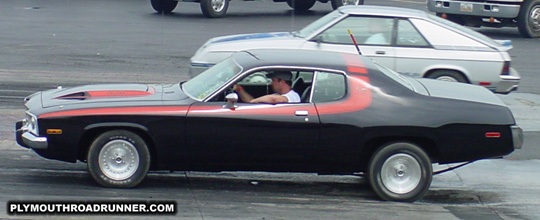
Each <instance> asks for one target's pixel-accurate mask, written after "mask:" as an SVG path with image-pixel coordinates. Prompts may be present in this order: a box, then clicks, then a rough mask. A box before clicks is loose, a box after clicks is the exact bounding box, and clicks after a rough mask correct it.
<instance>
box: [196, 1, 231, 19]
mask: <svg viewBox="0 0 540 220" xmlns="http://www.w3.org/2000/svg"><path fill="white" fill-rule="evenodd" d="M200 4H201V11H202V13H203V15H204V16H206V17H207V18H221V17H223V16H225V14H226V13H227V9H228V8H229V0H201V3H200Z"/></svg>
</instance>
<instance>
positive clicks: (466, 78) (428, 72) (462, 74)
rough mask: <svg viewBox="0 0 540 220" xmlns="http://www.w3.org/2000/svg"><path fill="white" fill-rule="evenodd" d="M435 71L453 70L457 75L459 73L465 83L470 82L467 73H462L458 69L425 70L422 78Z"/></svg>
mask: <svg viewBox="0 0 540 220" xmlns="http://www.w3.org/2000/svg"><path fill="white" fill-rule="evenodd" d="M437 71H451V72H455V73H457V74H459V75H461V76H462V77H463V78H464V79H465V80H466V81H467V83H471V81H470V80H469V77H467V75H465V73H463V72H462V71H459V70H454V69H432V70H429V71H427V72H426V74H424V78H429V76H430V75H431V74H433V73H435V72H437Z"/></svg>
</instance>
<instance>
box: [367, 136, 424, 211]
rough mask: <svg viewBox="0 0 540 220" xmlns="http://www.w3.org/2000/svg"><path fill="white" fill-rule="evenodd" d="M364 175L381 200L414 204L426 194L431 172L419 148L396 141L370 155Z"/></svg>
mask: <svg viewBox="0 0 540 220" xmlns="http://www.w3.org/2000/svg"><path fill="white" fill-rule="evenodd" d="M367 174H368V179H369V183H370V184H371V187H372V188H373V191H375V193H377V195H378V196H379V197H380V198H381V199H383V200H391V201H400V202H414V201H416V200H418V199H420V198H422V197H423V196H424V195H425V194H426V193H427V191H428V189H429V186H430V185H431V180H432V176H433V170H432V165H431V160H430V159H429V157H428V155H427V154H426V153H425V152H424V151H423V150H422V149H421V148H419V147H418V146H416V145H415V144H412V143H408V142H396V143H391V144H387V145H385V146H383V147H381V148H379V149H378V150H377V151H376V152H375V154H373V156H372V158H371V160H370V161H369V165H368V173H367Z"/></svg>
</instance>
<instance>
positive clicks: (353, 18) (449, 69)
mask: <svg viewBox="0 0 540 220" xmlns="http://www.w3.org/2000/svg"><path fill="white" fill-rule="evenodd" d="M349 30H350V31H351V32H352V34H353V36H354V38H355V39H356V42H357V44H358V47H359V49H360V51H361V53H362V55H364V56H368V57H370V58H371V59H373V60H374V61H376V62H378V63H380V64H383V65H385V66H387V67H389V68H391V69H393V70H396V71H397V72H399V73H401V74H403V75H407V76H412V77H424V78H434V79H440V80H446V81H455V82H464V83H471V84H476V85H481V86H484V87H486V88H488V89H489V90H491V91H493V92H496V93H509V92H511V91H514V90H516V89H517V88H518V85H519V80H520V76H519V74H518V72H517V71H515V70H514V69H513V68H511V67H510V61H511V59H510V55H509V54H508V51H509V50H510V49H512V46H511V42H510V41H495V40H492V39H491V38H489V37H487V36H484V35H482V34H480V33H478V32H476V31H473V30H471V29H468V28H466V27H462V26H460V25H458V24H455V23H453V22H450V21H447V20H445V19H442V18H439V17H437V16H435V15H431V14H428V13H426V12H423V11H419V10H413V9H405V8H394V7H384V6H366V5H364V6H343V7H340V8H338V9H337V10H335V11H333V12H331V13H329V14H327V15H325V16H323V17H321V18H320V19H318V20H316V21H314V22H313V23H311V24H309V25H308V26H306V27H305V28H303V29H302V30H300V31H297V32H292V33H290V32H279V33H257V34H243V35H231V36H222V37H216V38H212V39H210V40H208V42H206V43H205V44H204V45H203V46H202V47H201V48H199V50H198V51H197V52H196V53H195V55H194V56H193V57H191V64H190V75H191V76H192V77H193V76H195V75H197V74H199V73H200V72H202V71H204V70H206V69H207V68H209V67H211V66H213V65H214V64H216V63H217V62H219V61H221V60H224V59H225V58H227V57H228V56H230V55H231V54H232V53H233V52H235V51H242V50H249V49H265V48H268V49H270V48H284V49H290V48H295V49H306V50H327V51H339V52H348V53H357V50H356V47H355V46H354V45H353V41H352V38H351V36H350V34H349Z"/></svg>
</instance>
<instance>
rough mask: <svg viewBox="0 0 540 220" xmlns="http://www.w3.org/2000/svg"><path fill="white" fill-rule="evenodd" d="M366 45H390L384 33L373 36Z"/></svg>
mask: <svg viewBox="0 0 540 220" xmlns="http://www.w3.org/2000/svg"><path fill="white" fill-rule="evenodd" d="M364 43H365V44H388V42H387V41H386V37H384V34H383V33H378V34H374V35H371V37H369V38H368V39H367V40H366V41H365V42H364Z"/></svg>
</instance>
